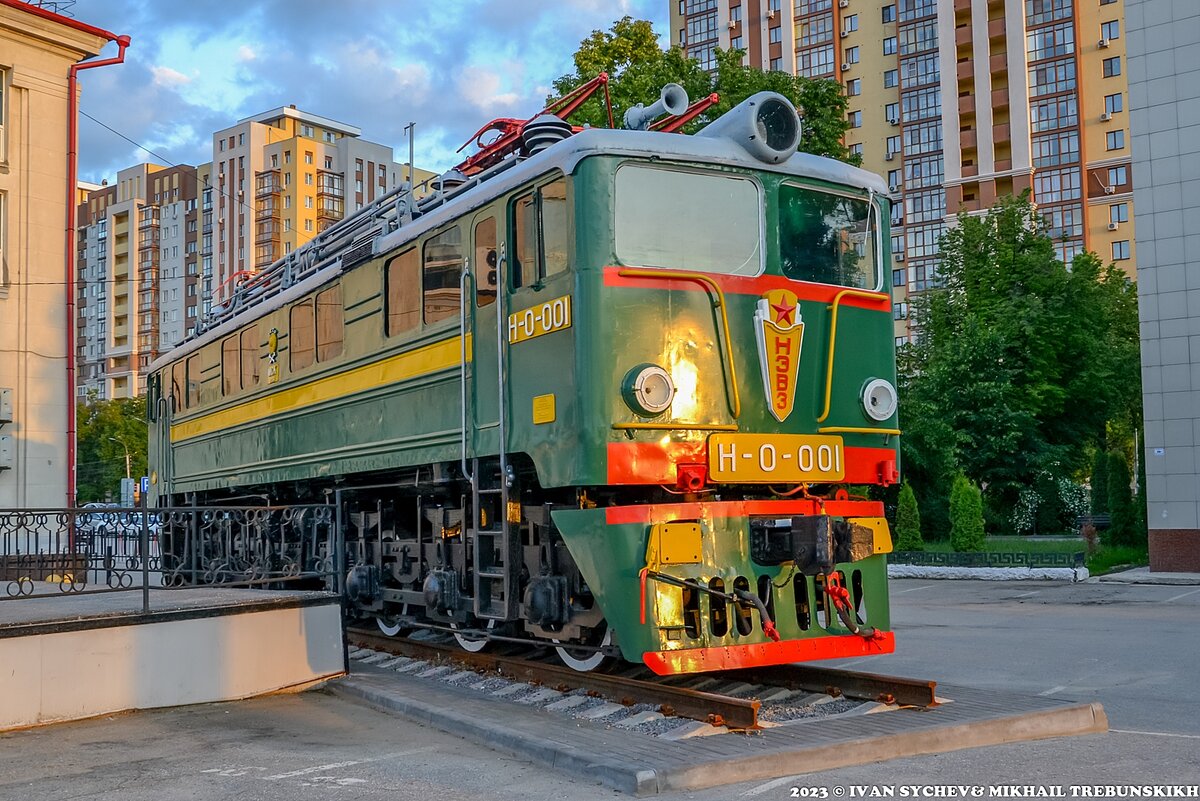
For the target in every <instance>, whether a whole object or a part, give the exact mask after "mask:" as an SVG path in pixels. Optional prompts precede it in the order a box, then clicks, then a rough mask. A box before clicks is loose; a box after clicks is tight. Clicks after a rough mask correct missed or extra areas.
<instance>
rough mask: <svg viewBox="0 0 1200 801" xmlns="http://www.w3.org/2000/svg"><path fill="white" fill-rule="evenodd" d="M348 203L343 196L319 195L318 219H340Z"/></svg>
mask: <svg viewBox="0 0 1200 801" xmlns="http://www.w3.org/2000/svg"><path fill="white" fill-rule="evenodd" d="M345 207H346V204H345V203H344V202H343V201H342V200H341V198H335V197H318V198H317V219H318V220H340V219H342V215H343V213H344V210H345Z"/></svg>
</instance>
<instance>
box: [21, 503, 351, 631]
mask: <svg viewBox="0 0 1200 801" xmlns="http://www.w3.org/2000/svg"><path fill="white" fill-rule="evenodd" d="M342 549H343V540H342V533H341V527H340V525H339V520H338V515H337V512H336V507H335V506H333V505H330V504H311V505H296V506H220V507H214V506H174V507H151V508H148V509H142V508H135V507H111V506H104V507H95V508H92V507H85V508H78V509H7V510H0V601H7V600H16V599H28V598H44V597H48V596H61V595H68V594H74V595H78V594H85V593H101V592H120V591H130V590H138V589H140V590H141V592H142V606H143V609H144V610H146V611H149V609H150V593H151V591H152V590H154V591H160V590H171V589H178V588H183V587H203V586H221V587H262V588H269V589H283V588H294V589H309V590H319V591H320V590H323V591H328V592H341V591H342V585H341V575H342V573H341V571H340V570H339V560H340V559H341V557H342V556H343V555H342V553H341V552H342Z"/></svg>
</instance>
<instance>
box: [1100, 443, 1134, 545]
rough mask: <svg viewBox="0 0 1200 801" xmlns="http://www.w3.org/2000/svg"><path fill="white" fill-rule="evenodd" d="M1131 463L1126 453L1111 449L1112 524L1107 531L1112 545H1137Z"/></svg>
mask: <svg viewBox="0 0 1200 801" xmlns="http://www.w3.org/2000/svg"><path fill="white" fill-rule="evenodd" d="M1129 484H1130V477H1129V463H1128V462H1127V461H1126V460H1125V454H1123V453H1121V452H1120V451H1110V452H1109V454H1108V513H1109V515H1110V516H1111V517H1110V520H1111V522H1110V524H1109V527H1108V531H1107V536H1108V541H1109V543H1110V544H1111V545H1123V546H1124V545H1136V544H1137V542H1138V539H1139V538H1138V534H1137V524H1138V519H1137V512H1136V510H1135V509H1134V505H1133V491H1132V490H1131V489H1130V486H1129Z"/></svg>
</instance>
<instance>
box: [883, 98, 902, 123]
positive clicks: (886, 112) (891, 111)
mask: <svg viewBox="0 0 1200 801" xmlns="http://www.w3.org/2000/svg"><path fill="white" fill-rule="evenodd" d="M883 116H884V119H886V120H887V121H888V122H900V104H899V103H888V104H886V105H885V106H884V107H883Z"/></svg>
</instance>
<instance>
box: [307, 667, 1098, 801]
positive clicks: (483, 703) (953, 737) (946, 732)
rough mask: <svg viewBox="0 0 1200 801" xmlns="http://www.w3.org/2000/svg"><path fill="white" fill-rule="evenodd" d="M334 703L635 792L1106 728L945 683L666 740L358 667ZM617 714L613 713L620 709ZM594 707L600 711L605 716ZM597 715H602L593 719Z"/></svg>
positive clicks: (1079, 713) (1036, 704) (1059, 707)
mask: <svg viewBox="0 0 1200 801" xmlns="http://www.w3.org/2000/svg"><path fill="white" fill-rule="evenodd" d="M329 689H330V691H331V692H333V693H334V694H336V695H338V696H340V697H343V698H348V699H353V700H357V701H360V702H363V703H366V704H368V705H370V706H372V707H375V708H377V709H381V710H385V711H390V712H394V713H397V714H399V715H401V716H402V717H405V718H407V719H409V720H413V721H416V722H419V723H422V724H426V725H430V726H433V727H435V728H438V729H441V730H443V731H446V732H449V733H452V734H456V735H459V736H462V737H465V738H467V739H469V740H472V741H475V742H478V743H480V744H483V745H487V746H489V747H491V748H494V749H496V750H498V751H502V752H505V753H509V754H513V755H515V756H518V757H521V758H523V759H527V760H530V761H533V762H535V763H538V764H542V765H546V766H549V767H553V768H556V769H559V770H563V771H566V772H569V773H573V774H576V775H578V776H581V777H585V778H588V779H591V780H594V781H597V782H599V783H601V784H604V785H606V786H608V787H612V788H614V789H617V790H620V791H622V792H625V793H629V794H633V795H654V794H657V793H662V792H667V791H673V790H699V789H703V788H707V787H715V786H718V785H723V784H729V783H732V782H735V781H737V782H744V781H755V780H768V779H775V778H780V777H784V776H788V775H792V774H794V773H795V772H796V766H797V765H806V766H810V769H812V770H829V769H833V768H841V767H847V766H852V765H862V764H867V763H871V762H878V761H881V760H887V759H895V758H898V757H906V756H916V755H922V754H937V753H943V752H947V751H955V750H959V749H962V748H973V747H978V746H985V745H997V744H1002V743H1012V742H1019V741H1024V740H1036V739H1043V738H1048V737H1061V736H1068V735H1076V734H1092V733H1098V732H1104V731H1107V730H1108V721H1107V718H1106V717H1105V714H1104V709H1103V707H1101V706H1100V704H1098V703H1078V702H1074V701H1069V700H1064V699H1059V698H1053V697H1043V696H1028V695H1020V694H1015V693H1008V692H998V691H994V690H980V689H971V688H966V687H953V686H940V687H939V695H940V696H942V697H945V698H948V699H951V700H952V701H953V703H947V704H943V705H941V706H938V707H935V708H933V709H927V710H918V709H895V710H890V711H888V712H885V713H877V714H871V715H858V716H847V717H835V718H825V719H822V720H820V721H819V722H818V723H817V724H816V725H813V724H809V723H796V724H789V725H786V726H777V727H772V728H770V729H766V730H764V731H762V732H759V733H756V734H750V735H746V734H736V733H727V734H720V735H714V736H707V737H690V738H685V739H679V740H673V741H672V740H665V739H661V738H655V737H651V736H649V735H647V734H642V733H639V732H633V731H626V730H623V729H620V728H617V727H615V726H612V725H606V723H605V721H604V720H603V719H600V720H598V721H591V720H581V719H576V718H571V717H567V716H565V715H562V714H559V713H555V712H548V711H545V710H543V709H540V708H537V707H529V706H524V705H517V704H515V703H513V702H511V701H509V700H506V699H504V698H496V697H494V696H489V695H487V694H485V693H481V692H478V691H473V690H471V689H470V688H469V687H461V686H452V685H446V684H444V683H442V682H438V681H436V680H423V679H419V678H416V677H413V676H410V675H406V674H400V673H395V672H392V671H382V670H379V669H377V668H374V667H372V666H363V665H358V664H356V665H355V673H354V674H353V675H351V676H349V677H347V678H344V679H340V680H337V681H335V682H332V683H331V684H330V686H329ZM614 706H616V705H614ZM598 709H599V707H598ZM589 711H590V712H594V711H595V710H589Z"/></svg>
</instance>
